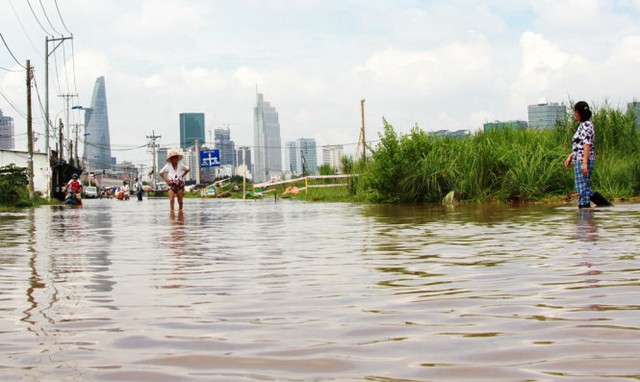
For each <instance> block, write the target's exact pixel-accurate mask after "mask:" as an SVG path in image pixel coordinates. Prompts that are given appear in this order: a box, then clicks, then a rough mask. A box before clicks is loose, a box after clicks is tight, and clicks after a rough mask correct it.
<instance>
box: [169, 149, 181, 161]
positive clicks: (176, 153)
mask: <svg viewBox="0 0 640 382" xmlns="http://www.w3.org/2000/svg"><path fill="white" fill-rule="evenodd" d="M173 157H178V159H179V160H181V159H182V153H181V152H180V151H179V150H176V149H170V150H169V152H168V153H167V162H169V160H170V159H171V158H173Z"/></svg>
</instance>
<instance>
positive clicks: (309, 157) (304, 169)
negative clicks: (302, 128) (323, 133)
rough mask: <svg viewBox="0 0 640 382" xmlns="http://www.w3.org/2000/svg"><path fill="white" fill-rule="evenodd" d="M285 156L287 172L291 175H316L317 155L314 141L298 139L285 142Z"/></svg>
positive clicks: (311, 139)
mask: <svg viewBox="0 0 640 382" xmlns="http://www.w3.org/2000/svg"><path fill="white" fill-rule="evenodd" d="M285 156H286V157H288V162H287V164H288V167H289V168H288V170H290V171H291V174H292V175H303V174H305V175H311V174H317V173H318V154H317V148H316V140H315V139H313V138H300V139H297V140H296V141H295V142H287V146H286V152H285Z"/></svg>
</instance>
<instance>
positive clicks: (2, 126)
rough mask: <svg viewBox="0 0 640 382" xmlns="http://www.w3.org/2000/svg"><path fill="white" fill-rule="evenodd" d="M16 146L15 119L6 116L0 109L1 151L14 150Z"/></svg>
mask: <svg viewBox="0 0 640 382" xmlns="http://www.w3.org/2000/svg"><path fill="white" fill-rule="evenodd" d="M15 145H16V140H15V130H14V126H13V118H11V117H7V116H4V115H3V114H2V109H0V149H2V150H13V149H14V148H15Z"/></svg>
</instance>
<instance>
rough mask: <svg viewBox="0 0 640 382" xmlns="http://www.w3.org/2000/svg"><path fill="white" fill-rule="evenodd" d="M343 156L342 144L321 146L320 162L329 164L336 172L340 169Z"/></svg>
mask: <svg viewBox="0 0 640 382" xmlns="http://www.w3.org/2000/svg"><path fill="white" fill-rule="evenodd" d="M343 156H344V146H342V145H326V146H322V164H325V165H328V166H330V167H331V168H332V169H334V170H335V171H337V172H341V171H342V157H343Z"/></svg>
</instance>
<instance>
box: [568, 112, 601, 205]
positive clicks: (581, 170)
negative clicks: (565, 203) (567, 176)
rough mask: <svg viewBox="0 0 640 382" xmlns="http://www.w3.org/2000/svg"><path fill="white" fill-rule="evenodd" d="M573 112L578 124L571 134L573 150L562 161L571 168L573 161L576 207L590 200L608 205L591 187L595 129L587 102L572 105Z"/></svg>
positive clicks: (594, 156) (586, 203) (594, 153)
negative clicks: (576, 195)
mask: <svg viewBox="0 0 640 382" xmlns="http://www.w3.org/2000/svg"><path fill="white" fill-rule="evenodd" d="M573 112H574V115H575V118H576V119H577V120H578V121H579V122H580V126H578V129H577V130H576V133H575V134H574V135H573V151H572V152H571V154H569V156H568V157H567V159H566V160H565V161H564V166H565V167H566V168H571V162H573V173H574V176H575V183H576V192H577V193H578V196H579V197H580V199H578V208H589V207H591V204H590V202H593V203H594V204H595V205H596V206H610V205H611V203H609V201H608V200H607V199H605V198H604V197H603V196H602V195H600V194H599V193H597V192H594V191H593V190H592V189H591V174H592V172H593V167H594V165H595V163H596V148H595V138H596V130H595V127H594V125H593V122H591V115H592V113H591V109H590V108H589V104H587V103H586V102H584V101H580V102H578V103H576V104H575V106H574V107H573Z"/></svg>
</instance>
